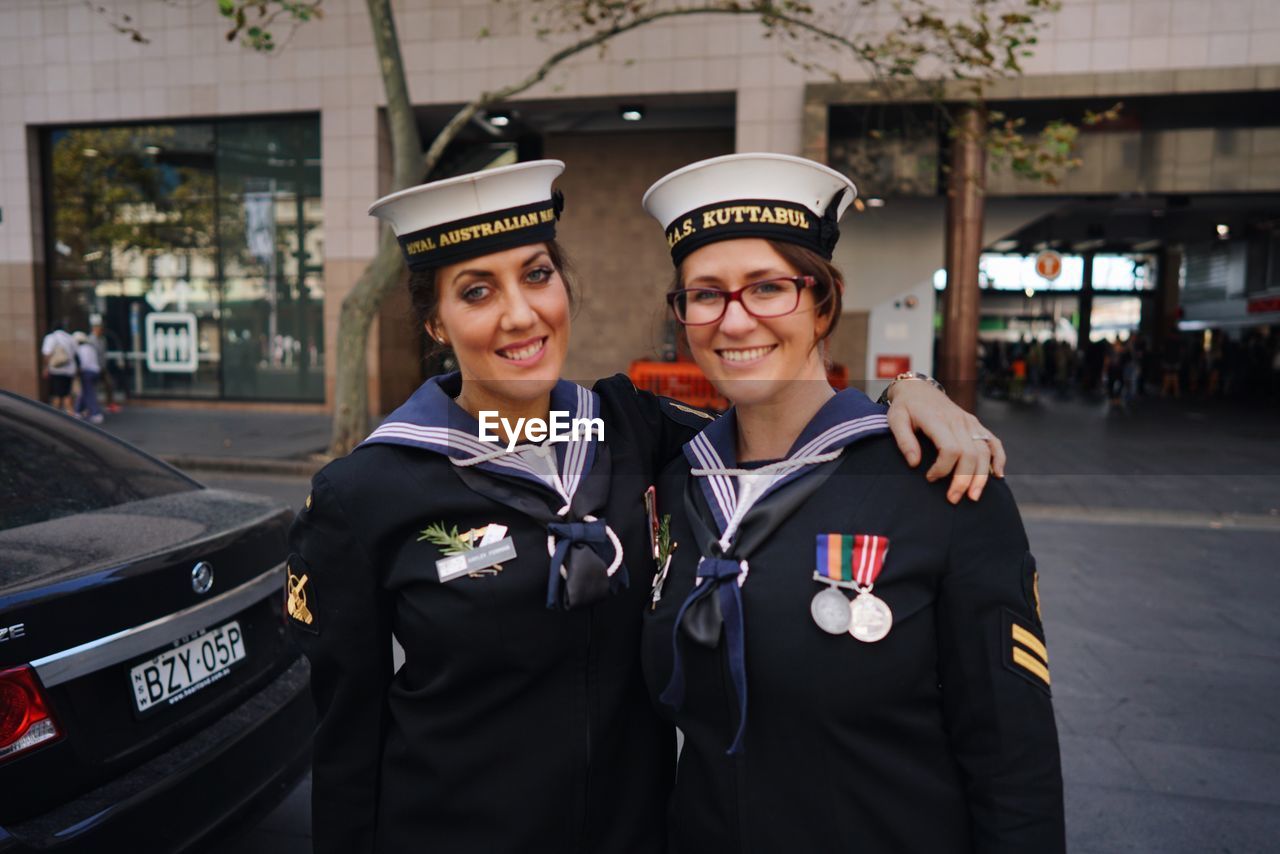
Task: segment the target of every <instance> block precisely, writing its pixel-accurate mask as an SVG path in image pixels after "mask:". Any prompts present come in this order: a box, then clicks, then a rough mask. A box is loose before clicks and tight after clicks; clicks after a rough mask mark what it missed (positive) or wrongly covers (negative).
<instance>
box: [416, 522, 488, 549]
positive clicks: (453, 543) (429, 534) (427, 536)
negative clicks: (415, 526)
mask: <svg viewBox="0 0 1280 854" xmlns="http://www.w3.org/2000/svg"><path fill="white" fill-rule="evenodd" d="M424 540H425V541H427V542H430V543H431V544H432V545H435V546H438V547H439V548H440V552H441V554H446V555H458V554H462V553H463V552H469V551H471V550H472V549H473V548H475V546H474V545H472V544H471V543H469V542H467V541H466V540H464V539H463V538H462V536H461V535H460V534H459V533H458V526H457V525H454V526H453V527H452V528H445V526H444V523H443V522H434V523H432V524H430V525H428V526H427V527H426V528H423V529H422V531H420V532H419V536H418V542H420V543H421V542H423V541H424Z"/></svg>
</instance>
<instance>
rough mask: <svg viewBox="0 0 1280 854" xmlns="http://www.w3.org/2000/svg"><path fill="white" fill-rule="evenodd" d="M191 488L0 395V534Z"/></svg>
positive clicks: (115, 443)
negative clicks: (24, 526) (61, 517)
mask: <svg viewBox="0 0 1280 854" xmlns="http://www.w3.org/2000/svg"><path fill="white" fill-rule="evenodd" d="M199 488H200V485H199V484H197V483H196V482H195V481H193V480H191V479H189V478H187V477H185V476H183V475H182V474H180V473H178V472H177V471H175V470H173V469H171V468H169V467H168V466H166V465H164V464H163V463H160V462H158V461H156V460H153V459H151V458H150V457H148V456H146V455H145V454H142V453H141V452H139V451H137V450H136V449H134V448H132V447H131V446H129V445H127V444H125V443H124V442H121V441H119V440H118V439H116V438H114V437H112V436H109V435H107V434H105V433H102V432H99V431H97V430H93V429H91V428H89V427H86V426H85V425H83V424H79V423H77V422H76V421H73V420H71V419H70V418H67V417H65V416H63V415H61V414H59V413H57V412H55V411H54V410H52V409H50V408H48V407H44V406H39V405H36V404H33V403H31V402H30V401H28V400H25V399H23V398H20V397H18V396H16V395H12V394H6V393H0V531H2V530H6V529H8V528H16V527H19V526H22V525H31V524H34V523H36V522H44V521H46V520H49V519H56V518H58V517H59V516H70V515H72V514H75V513H84V512H87V511H90V510H100V509H102V508H104V507H113V506H115V505H117V504H124V503H125V502H127V501H137V500H140V499H143V498H153V497H155V496H158V495H167V494H169V493H172V492H185V491H188V490H192V489H199Z"/></svg>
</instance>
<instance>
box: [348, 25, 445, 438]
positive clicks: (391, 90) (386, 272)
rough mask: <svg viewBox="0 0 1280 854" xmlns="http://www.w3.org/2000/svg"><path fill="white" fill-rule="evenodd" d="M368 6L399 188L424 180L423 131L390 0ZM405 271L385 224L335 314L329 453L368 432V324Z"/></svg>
mask: <svg viewBox="0 0 1280 854" xmlns="http://www.w3.org/2000/svg"><path fill="white" fill-rule="evenodd" d="M368 6H369V21H370V23H371V24H372V26H373V46H374V50H375V51H376V52H377V56H378V69H379V71H380V72H381V73H382V84H383V88H384V89H385V90H386V95H387V123H388V125H389V127H390V130H391V160H392V173H393V177H392V187H391V189H392V190H393V191H394V190H401V189H404V188H405V187H410V186H412V185H414V184H416V183H418V182H419V181H421V180H422V177H423V168H422V136H421V135H420V134H419V133H418V122H417V118H416V117H415V116H414V114H413V104H412V103H411V102H410V101H409V84H408V82H407V81H406V79H405V74H404V60H403V59H402V58H401V56H400V39H399V37H398V36H397V35H396V26H395V18H394V17H392V14H391V3H390V0H368ZM403 272H404V264H403V262H402V261H401V258H400V245H399V243H397V242H396V238H395V235H394V234H392V232H391V229H390V228H386V227H384V228H383V229H382V235H381V239H380V240H379V241H378V253H377V255H375V256H374V258H373V260H372V261H370V262H369V266H368V267H366V268H365V269H364V272H363V273H361V274H360V278H359V280H358V281H357V282H356V284H355V286H354V287H353V288H352V289H351V292H350V293H349V294H347V296H346V298H345V299H344V300H343V301H342V313H341V315H339V317H338V347H337V349H338V353H337V362H338V367H337V374H336V375H335V377H334V389H333V428H332V430H331V432H330V436H329V454H330V455H331V456H335V457H336V456H342V455H343V454H346V453H349V452H350V451H351V449H352V448H354V447H355V446H356V444H357V443H358V442H360V440H362V439H363V438H364V437H365V436H366V435H367V434H368V432H369V382H368V379H369V378H368V371H369V366H368V362H367V360H366V358H365V356H366V353H367V352H368V345H369V330H370V328H371V327H372V326H373V320H374V318H375V317H377V314H378V306H379V305H381V304H382V300H383V299H384V298H385V297H386V295H387V294H388V293H390V292H391V289H392V288H394V287H395V286H396V285H397V284H398V283H399V281H400V276H401V274H402V273H403Z"/></svg>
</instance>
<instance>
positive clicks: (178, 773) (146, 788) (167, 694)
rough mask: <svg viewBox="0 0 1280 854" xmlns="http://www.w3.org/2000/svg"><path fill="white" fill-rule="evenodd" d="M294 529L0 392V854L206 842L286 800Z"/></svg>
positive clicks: (302, 666) (296, 703) (300, 742)
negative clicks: (287, 584)
mask: <svg viewBox="0 0 1280 854" xmlns="http://www.w3.org/2000/svg"><path fill="white" fill-rule="evenodd" d="M291 519H292V513H291V512H290V511H289V510H287V509H284V508H281V507H280V506H279V505H278V504H276V503H274V502H272V501H270V500H268V499H264V498H258V497H255V496H251V495H243V494H240V493H234V492H226V491H221V490H214V489H206V488H204V487H202V486H201V485H200V484H199V483H197V482H195V481H193V480H191V479H190V478H188V477H187V476H185V475H184V474H182V473H181V472H179V471H177V470H176V469H173V468H171V467H169V466H167V465H165V464H164V463H162V462H160V461H159V460H156V459H154V458H152V457H149V456H147V455H146V454H144V453H142V452H141V451H139V450H137V449H135V448H133V447H131V446H129V445H127V444H125V443H124V442H121V441H119V440H117V439H115V438H113V437H112V436H110V435H108V434H106V433H104V432H102V431H100V430H96V429H94V428H92V427H89V426H87V425H84V424H81V423H79V422H77V421H75V420H73V419H71V418H68V417H66V416H64V415H62V414H61V413H58V412H56V411H54V410H53V409H50V408H48V407H46V406H42V405H40V404H36V403H32V402H31V401H29V400H26V399H24V398H21V397H17V396H15V395H11V394H7V393H2V392H0V793H3V794H2V795H0V852H3V854H10V852H26V851H46V850H52V851H55V852H63V851H67V852H70V851H77V852H78V851H92V852H114V851H129V852H136V851H182V850H186V849H189V848H192V847H207V846H208V845H209V844H210V842H211V840H214V841H216V840H221V839H225V834H226V833H227V832H228V828H231V827H235V826H242V825H243V824H244V823H245V822H246V821H248V820H251V819H252V818H254V817H256V816H258V815H261V814H262V813H263V812H265V810H267V809H269V808H270V807H271V806H273V805H274V804H275V803H276V802H278V801H279V800H281V799H282V798H283V797H284V796H285V795H286V794H287V793H288V792H289V791H290V790H291V789H292V787H293V786H294V784H295V783H296V782H297V781H298V780H299V779H300V778H301V777H302V776H303V775H304V774H305V772H306V769H307V767H308V765H309V762H310V754H309V751H310V740H311V731H312V729H313V726H314V713H313V711H312V706H311V700H310V696H309V693H308V691H307V677H308V667H307V664H306V660H305V659H303V658H300V657H299V654H298V651H297V649H296V648H295V647H294V646H292V645H291V644H290V642H289V640H288V638H287V637H286V632H285V625H284V617H283V603H282V601H281V600H282V595H283V590H284V578H285V568H284V559H285V555H286V551H285V549H286V546H285V535H286V531H287V529H288V526H289V523H290V521H291Z"/></svg>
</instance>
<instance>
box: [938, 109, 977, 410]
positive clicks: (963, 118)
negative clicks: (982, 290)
mask: <svg viewBox="0 0 1280 854" xmlns="http://www.w3.org/2000/svg"><path fill="white" fill-rule="evenodd" d="M985 126H986V118H985V116H984V115H983V113H982V111H981V110H980V109H978V108H977V107H972V106H968V107H963V108H961V109H960V110H959V112H958V114H957V120H956V127H955V138H954V139H953V140H952V143H951V174H950V176H949V180H948V183H947V241H946V262H947V289H946V295H945V302H944V308H943V312H944V314H943V327H942V330H943V336H942V380H943V382H944V383H945V385H946V386H947V390H948V391H949V392H950V394H951V397H952V399H954V400H955V402H956V403H957V404H959V405H960V406H962V407H964V408H965V409H967V410H969V411H970V412H972V411H974V408H975V407H976V405H977V402H978V395H977V386H978V256H979V255H981V253H982V205H983V188H984V184H985V178H986V149H985V148H984V146H983V133H984V131H985V129H986V127H985Z"/></svg>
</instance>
